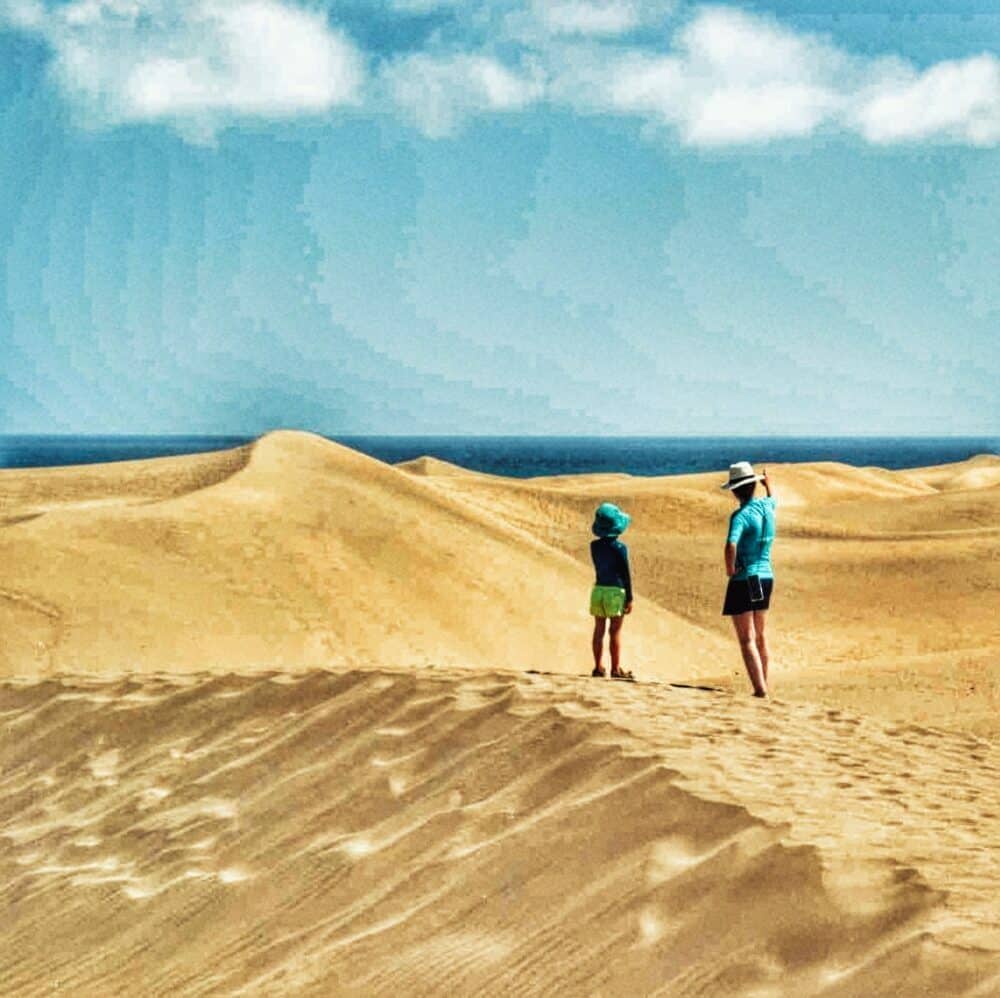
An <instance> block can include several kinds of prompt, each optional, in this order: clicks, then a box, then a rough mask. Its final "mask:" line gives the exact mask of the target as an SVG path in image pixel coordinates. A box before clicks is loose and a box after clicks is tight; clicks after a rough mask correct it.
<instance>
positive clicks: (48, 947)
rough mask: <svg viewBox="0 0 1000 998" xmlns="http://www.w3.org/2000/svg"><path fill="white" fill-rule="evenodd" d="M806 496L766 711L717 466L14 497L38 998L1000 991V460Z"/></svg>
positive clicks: (19, 889) (336, 474)
mask: <svg viewBox="0 0 1000 998" xmlns="http://www.w3.org/2000/svg"><path fill="white" fill-rule="evenodd" d="M772 474H773V477H774V479H775V482H776V488H777V489H778V493H779V497H780V501H781V513H780V516H781V520H780V528H779V529H780V534H779V542H778V545H777V546H776V549H775V560H776V568H777V572H778V579H779V581H778V589H777V593H776V598H775V605H774V609H773V611H772V614H771V626H772V628H773V641H774V652H775V662H774V667H773V669H774V689H775V693H776V699H775V700H774V701H772V702H769V703H761V702H758V701H754V700H752V699H751V698H750V697H748V696H747V690H746V681H745V679H744V677H743V676H742V675H741V672H740V668H739V662H738V657H737V655H736V650H735V643H734V642H733V640H732V638H731V635H730V633H729V631H728V630H727V628H728V627H729V624H728V622H726V621H725V620H723V619H722V618H721V617H720V616H719V614H718V609H719V608H718V605H717V604H718V602H719V597H720V593H721V584H720V575H721V572H720V567H719V563H720V561H721V539H722V538H721V535H722V529H723V527H724V523H725V518H726V516H727V514H728V510H729V508H730V507H729V506H728V505H727V498H726V496H724V495H721V494H719V491H718V489H717V488H715V487H714V486H715V484H716V481H715V477H716V476H684V477H677V478H665V479H633V478H629V477H628V476H590V477H587V476H574V477H570V478H559V479H537V480H532V481H527V482H515V481H509V480H505V479H500V478H495V477H491V476H484V475H476V474H473V473H470V472H466V471H463V470H462V469H456V468H453V467H450V466H447V465H442V464H441V462H434V461H428V460H425V461H421V462H417V463H414V464H411V465H408V466H403V467H400V468H393V467H388V466H386V465H383V464H380V463H379V462H376V461H373V460H371V459H369V458H366V457H363V456H361V455H358V454H355V453H353V452H351V451H348V450H346V449H344V448H342V447H338V446H336V445H334V444H330V443H328V442H326V441H322V440H320V439H318V438H315V437H311V436H309V435H306V434H296V433H280V434H273V435H270V436H268V437H266V438H263V439H262V440H261V441H258V442H257V443H256V444H253V445H250V446H249V447H246V448H241V449H239V450H236V451H230V452H223V453H220V454H215V455H203V456H198V457H189V458H177V459H169V460H166V461H149V462H135V463H130V464H127V465H114V466H112V465H108V466H103V467H92V468H73V469H49V470H39V471H31V472H27V471H25V472H21V471H18V472H0V524H2V525H0V624H2V626H3V629H4V630H3V634H4V641H3V643H2V645H0V891H2V892H3V899H2V902H0V939H2V942H3V945H2V946H0V993H2V994H12V995H48V994H55V993H64V994H74V995H76V994H79V995H95V996H96V995H102V996H103V995H108V994H125V993H128V994H244V993H245V994H260V995H265V994H266V995H274V994H317V995H329V994H345V995H346V994H351V995H355V994H374V995H378V994H394V995H400V994H406V995H410V994H440V993H446V992H447V993H452V994H456V995H466V994H468V995H473V994H552V993H560V994H608V995H636V994H664V995H780V996H800V995H844V996H848V995H850V996H857V995H901V994H906V995H909V994H933V995H979V996H988V995H995V994H998V993H1000V910H998V902H997V897H998V896H1000V884H998V874H997V869H998V868H1000V866H998V863H997V853H998V844H1000V756H998V748H997V745H996V741H995V736H996V734H997V730H998V723H1000V722H998V712H997V710H996V707H997V689H998V675H997V672H998V656H997V650H998V648H1000V632H998V626H1000V625H998V623H997V614H996V606H997V601H996V596H997V591H998V583H1000V579H998V575H1000V567H998V566H1000V559H998V557H997V555H998V553H1000V552H998V547H1000V527H998V524H1000V518H998V517H997V512H998V506H1000V459H996V458H990V457H982V458H978V459H974V460H972V461H970V462H963V463H962V464H961V465H955V466H949V467H947V468H937V469H922V470H919V471H912V472H886V471H882V470H879V469H852V468H846V467H844V466H838V465H800V466H788V467H782V468H774V469H772ZM602 499H611V500H613V501H618V502H620V503H621V504H622V505H625V506H626V508H628V509H629V510H630V512H632V514H633V517H634V521H633V523H634V526H633V528H632V530H631V531H630V534H629V537H628V540H629V543H630V547H631V550H632V553H633V560H634V563H635V572H636V577H637V592H638V594H639V597H638V602H637V608H636V612H635V614H634V615H633V617H632V618H630V619H629V621H628V623H627V624H626V632H625V642H626V645H625V647H626V654H627V656H628V664H629V665H630V666H632V667H633V668H635V669H636V671H637V672H638V673H639V674H640V676H641V677H642V679H643V680H644V682H642V683H640V684H636V685H630V684H620V683H614V682H612V681H610V680H605V681H601V680H594V679H590V678H589V677H587V676H586V673H587V672H588V671H589V664H588V659H589V648H588V645H589V620H588V618H587V616H586V593H587V589H588V588H589V584H590V569H589V566H588V564H587V547H586V544H587V527H588V525H589V516H590V513H591V512H592V509H593V506H594V505H596V502H597V501H600V500H602Z"/></svg>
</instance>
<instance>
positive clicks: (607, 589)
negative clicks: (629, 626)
mask: <svg viewBox="0 0 1000 998" xmlns="http://www.w3.org/2000/svg"><path fill="white" fill-rule="evenodd" d="M624 613H625V590H624V589H622V587H621V586H594V588H593V589H591V590H590V615H591V617H621V616H622V615H623V614H624Z"/></svg>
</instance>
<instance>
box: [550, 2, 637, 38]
mask: <svg viewBox="0 0 1000 998" xmlns="http://www.w3.org/2000/svg"><path fill="white" fill-rule="evenodd" d="M532 6H533V8H534V12H535V15H536V16H537V17H538V18H539V19H540V20H541V21H542V23H543V24H545V26H546V27H547V28H548V29H549V30H550V31H553V32H556V33H561V34H570V35H573V34H579V35H620V34H622V33H623V32H626V31H631V30H632V29H633V28H635V27H637V26H638V24H639V4H638V3H637V2H635V0H631V2H630V0H605V2H600V0H559V2H552V0H534V3H533V4H532Z"/></svg>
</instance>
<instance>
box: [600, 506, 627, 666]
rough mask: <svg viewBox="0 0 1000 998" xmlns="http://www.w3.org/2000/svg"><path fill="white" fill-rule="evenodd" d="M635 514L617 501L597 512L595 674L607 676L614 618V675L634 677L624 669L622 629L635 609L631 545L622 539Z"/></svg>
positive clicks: (612, 642) (612, 656)
mask: <svg viewBox="0 0 1000 998" xmlns="http://www.w3.org/2000/svg"><path fill="white" fill-rule="evenodd" d="M631 519H632V518H631V517H630V516H629V515H628V514H627V513H623V512H622V511H621V510H620V509H619V508H618V507H617V506H615V505H614V503H610V502H606V503H602V504H601V505H600V506H598V508H597V512H596V513H595V514H594V525H593V527H592V528H591V529H592V530H593V532H594V533H595V534H596V535H597V540H596V541H591V542H590V557H591V559H592V560H593V562H594V571H595V572H596V574H597V581H596V584H595V586H594V588H593V589H592V590H591V593H590V613H591V616H592V617H593V618H594V640H593V648H594V671H593V673H591V675H594V676H603V675H604V674H605V673H604V666H602V665H601V657H602V655H603V651H604V628H605V625H606V623H607V621H608V620H609V619H610V621H611V637H610V641H609V644H610V646H611V678H612V679H632V678H634V677H633V676H632V673H631V672H623V671H622V668H621V664H620V658H621V629H622V621H623V620H624V619H625V614H627V613H631V612H632V577H631V574H630V572H629V565H628V548H627V547H626V546H625V545H624V544H622V542H621V541H620V540H618V535H619V534H621V533H623V532H624V530H625V528H626V527H627V526H628V525H629V522H630V521H631Z"/></svg>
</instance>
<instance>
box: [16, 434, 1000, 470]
mask: <svg viewBox="0 0 1000 998" xmlns="http://www.w3.org/2000/svg"><path fill="white" fill-rule="evenodd" d="M252 439H253V438H252V437H240V436H68V435H66V436H38V435H8V436H0V468H36V467H47V466H54V465H74V464H95V463H100V462H105V461H129V460H135V459H138V458H149V457H166V456H169V455H176V454H194V453H198V452H201V451H210V450H221V449H224V448H228V447H237V446H239V445H241V444H244V443H247V442H249V441H250V440H252ZM329 439H331V440H336V441H337V442H338V443H342V444H345V445H346V446H348V447H352V448H354V449H356V450H360V451H363V452H364V453H366V454H370V455H371V456H372V457H375V458H378V459H379V460H380V461H386V462H389V463H393V464H394V463H396V462H398V461H407V460H410V459H412V458H416V457H421V456H422V455H430V456H433V457H437V458H440V459H441V460H443V461H449V462H451V463H452V464H458V465H461V466H462V467H464V468H472V469H474V470H476V471H485V472H488V473H490V474H494V475H505V476H508V477H512V478H531V477H533V476H536V475H570V474H583V473H593V472H626V473H628V474H630V475H678V474H687V473H691V472H701V471H718V472H722V471H724V470H726V469H727V468H728V466H729V465H730V464H731V463H732V462H734V461H751V462H752V463H754V464H757V465H767V464H768V463H785V462H802V461H839V462H842V463H844V464H851V465H855V466H857V467H868V466H876V467H880V468H893V469H898V468H919V467H924V466H927V465H934V464H947V463H949V462H952V461H962V460H965V459H966V458H969V457H972V456H973V455H976V454H987V453H989V454H998V453H1000V437H995V436H992V437H991V436H987V437H502V436H498V437H458V436H405V437H403V436H354V435H345V436H336V437H334V436H331V437H329Z"/></svg>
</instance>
